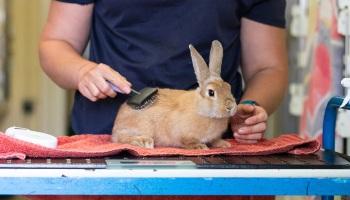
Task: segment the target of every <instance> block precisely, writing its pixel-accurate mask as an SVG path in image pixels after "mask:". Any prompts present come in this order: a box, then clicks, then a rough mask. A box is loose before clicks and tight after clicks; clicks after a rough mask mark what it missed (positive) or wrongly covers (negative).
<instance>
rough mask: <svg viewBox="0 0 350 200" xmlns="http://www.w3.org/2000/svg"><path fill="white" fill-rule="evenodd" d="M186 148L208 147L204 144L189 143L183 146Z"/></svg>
mask: <svg viewBox="0 0 350 200" xmlns="http://www.w3.org/2000/svg"><path fill="white" fill-rule="evenodd" d="M185 148H186V149H209V148H208V146H207V145H206V144H200V143H199V144H190V145H187V146H185Z"/></svg>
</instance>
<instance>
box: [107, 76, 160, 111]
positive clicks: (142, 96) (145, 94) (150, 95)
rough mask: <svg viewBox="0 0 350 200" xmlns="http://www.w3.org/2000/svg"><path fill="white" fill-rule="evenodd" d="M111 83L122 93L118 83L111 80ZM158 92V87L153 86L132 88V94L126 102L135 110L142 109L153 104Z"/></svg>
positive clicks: (116, 90)
mask: <svg viewBox="0 0 350 200" xmlns="http://www.w3.org/2000/svg"><path fill="white" fill-rule="evenodd" d="M108 82H109V81H108ZM109 84H110V86H111V88H112V89H113V91H115V92H119V93H121V90H120V89H119V88H118V87H117V86H116V85H114V84H112V83H111V82H109ZM157 93H158V89H157V88H151V87H146V88H143V89H142V90H140V91H137V90H134V89H131V92H130V94H129V95H130V96H129V98H128V100H127V101H126V103H127V104H128V105H129V106H130V107H131V108H133V109H135V110H141V109H144V108H146V107H148V106H150V105H152V104H153V103H154V102H155V101H156V99H157Z"/></svg>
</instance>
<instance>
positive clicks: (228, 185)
mask: <svg viewBox="0 0 350 200" xmlns="http://www.w3.org/2000/svg"><path fill="white" fill-rule="evenodd" d="M342 100H343V99H342V98H339V97H334V98H332V99H331V100H330V102H329V104H328V106H327V109H326V113H325V120H324V133H325V134H324V140H323V141H324V144H323V145H324V146H323V149H324V150H321V151H319V152H318V153H316V154H313V155H304V156H302V155H286V154H278V155H270V156H201V157H182V156H179V157H145V158H136V157H131V156H127V157H125V155H119V156H117V157H110V158H90V159H85V158H81V159H78V158H71V159H34V158H28V159H26V160H0V194H2V195H40V194H43V195H322V196H323V198H324V199H331V198H332V197H331V196H334V195H350V157H349V156H346V155H343V154H339V153H337V152H334V129H335V121H336V113H337V112H336V111H337V108H338V107H339V105H340V104H341V102H342ZM349 108H350V105H349V104H348V105H347V109H349Z"/></svg>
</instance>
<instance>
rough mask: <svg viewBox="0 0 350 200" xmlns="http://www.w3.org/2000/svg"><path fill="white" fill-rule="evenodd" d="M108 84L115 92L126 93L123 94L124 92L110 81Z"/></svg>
mask: <svg viewBox="0 0 350 200" xmlns="http://www.w3.org/2000/svg"><path fill="white" fill-rule="evenodd" d="M107 82H108V83H109V85H110V86H111V88H112V90H113V91H114V92H118V93H124V92H122V90H121V89H120V88H119V87H117V86H116V85H114V84H113V83H111V82H110V81H107Z"/></svg>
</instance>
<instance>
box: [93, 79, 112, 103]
mask: <svg viewBox="0 0 350 200" xmlns="http://www.w3.org/2000/svg"><path fill="white" fill-rule="evenodd" d="M95 84H96V86H97V88H98V89H99V90H100V92H101V93H103V94H104V95H106V96H109V97H112V98H114V97H115V96H116V95H117V93H116V92H115V91H113V89H112V87H111V85H110V84H109V83H108V82H107V81H106V80H104V79H103V78H102V77H101V76H98V77H96V79H95Z"/></svg>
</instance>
